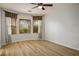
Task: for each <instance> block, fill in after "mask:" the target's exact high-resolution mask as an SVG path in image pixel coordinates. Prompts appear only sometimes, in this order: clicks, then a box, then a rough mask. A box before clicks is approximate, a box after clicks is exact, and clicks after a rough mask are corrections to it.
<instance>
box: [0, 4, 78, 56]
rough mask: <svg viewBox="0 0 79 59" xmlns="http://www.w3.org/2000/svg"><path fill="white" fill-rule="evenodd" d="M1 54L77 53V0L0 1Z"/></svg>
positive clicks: (41, 54) (56, 54)
mask: <svg viewBox="0 0 79 59" xmlns="http://www.w3.org/2000/svg"><path fill="white" fill-rule="evenodd" d="M0 56H79V4H78V3H0Z"/></svg>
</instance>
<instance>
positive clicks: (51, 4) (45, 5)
mask: <svg viewBox="0 0 79 59" xmlns="http://www.w3.org/2000/svg"><path fill="white" fill-rule="evenodd" d="M43 6H53V4H43Z"/></svg>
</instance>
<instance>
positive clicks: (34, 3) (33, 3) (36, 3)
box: [30, 3, 38, 5]
mask: <svg viewBox="0 0 79 59" xmlns="http://www.w3.org/2000/svg"><path fill="white" fill-rule="evenodd" d="M30 4H34V5H38V4H37V3H30Z"/></svg>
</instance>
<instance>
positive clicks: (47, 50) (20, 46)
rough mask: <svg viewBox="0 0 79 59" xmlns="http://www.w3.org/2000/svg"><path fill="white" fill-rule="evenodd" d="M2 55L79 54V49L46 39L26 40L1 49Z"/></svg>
mask: <svg viewBox="0 0 79 59" xmlns="http://www.w3.org/2000/svg"><path fill="white" fill-rule="evenodd" d="M0 55H2V56H75V55H77V56H79V51H76V50H73V49H70V48H67V47H64V46H61V45H58V44H55V43H52V42H49V41H46V40H26V41H21V42H16V43H12V44H8V45H6V46H5V47H3V48H1V49H0Z"/></svg>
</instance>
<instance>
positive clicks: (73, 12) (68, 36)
mask: <svg viewBox="0 0 79 59" xmlns="http://www.w3.org/2000/svg"><path fill="white" fill-rule="evenodd" d="M45 39H47V40H49V41H52V42H55V43H57V44H60V45H63V46H66V47H70V48H73V49H76V50H79V4H54V7H53V8H52V9H51V10H49V11H47V14H46V15H45Z"/></svg>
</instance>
